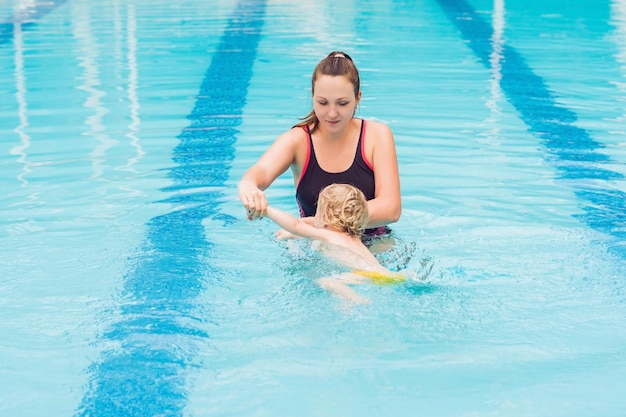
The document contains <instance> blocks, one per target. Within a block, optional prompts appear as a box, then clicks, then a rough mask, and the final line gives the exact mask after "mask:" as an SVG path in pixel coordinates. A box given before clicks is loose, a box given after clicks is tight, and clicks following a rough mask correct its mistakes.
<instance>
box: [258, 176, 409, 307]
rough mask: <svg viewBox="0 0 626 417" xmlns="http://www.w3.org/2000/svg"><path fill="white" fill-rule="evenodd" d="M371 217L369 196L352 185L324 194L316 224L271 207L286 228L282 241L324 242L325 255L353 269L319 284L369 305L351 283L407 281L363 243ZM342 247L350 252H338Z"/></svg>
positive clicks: (332, 187)
mask: <svg viewBox="0 0 626 417" xmlns="http://www.w3.org/2000/svg"><path fill="white" fill-rule="evenodd" d="M367 216H368V214H367V200H366V199H365V196H364V195H363V193H362V192H361V191H360V190H359V189H358V188H356V187H353V186H352V185H348V184H331V185H329V186H327V187H326V188H324V189H323V190H322V191H321V192H320V194H319V197H318V200H317V211H316V212H315V217H314V218H313V224H310V221H308V220H305V219H302V218H297V217H294V216H292V215H290V214H288V213H285V212H283V211H280V210H277V209H275V208H274V207H271V206H268V207H267V217H269V218H270V219H271V220H272V221H274V222H275V223H276V224H277V225H278V226H280V227H282V228H283V229H284V230H281V231H279V232H278V233H277V236H278V238H286V237H289V236H290V235H289V234H293V235H296V236H300V237H305V238H309V239H314V240H317V241H320V242H322V244H323V245H322V246H321V247H320V249H321V250H322V253H324V254H325V255H326V256H328V257H331V258H332V259H334V260H335V261H336V262H337V263H339V264H341V265H343V266H346V267H348V268H350V269H352V271H351V272H346V273H343V274H338V275H333V276H331V277H324V278H321V279H320V280H319V282H320V285H321V286H322V287H323V288H326V289H328V290H329V291H331V292H333V293H334V294H336V295H338V296H340V297H342V298H345V299H347V300H349V301H352V302H355V303H367V302H369V300H367V299H366V298H363V297H362V296H360V295H359V294H358V293H357V292H356V291H354V290H353V289H352V288H350V287H348V286H347V284H362V283H366V282H374V283H377V284H390V283H394V282H401V281H404V280H406V277H405V276H403V275H401V274H398V273H394V272H392V271H390V270H388V269H387V268H385V267H383V266H382V265H381V264H380V263H379V262H378V260H377V259H376V257H375V256H374V255H373V254H372V253H371V252H370V251H369V249H367V247H366V246H365V245H364V244H363V242H362V241H361V234H362V233H363V230H364V229H365V226H366V224H367ZM286 232H287V233H286ZM340 248H343V249H346V250H344V251H342V250H338V249H340Z"/></svg>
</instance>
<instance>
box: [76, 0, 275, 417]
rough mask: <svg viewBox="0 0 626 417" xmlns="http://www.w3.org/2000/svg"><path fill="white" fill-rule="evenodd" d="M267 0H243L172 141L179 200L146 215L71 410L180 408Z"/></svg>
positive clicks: (202, 321)
mask: <svg viewBox="0 0 626 417" xmlns="http://www.w3.org/2000/svg"><path fill="white" fill-rule="evenodd" d="M264 15H265V1H263V0H240V1H239V2H238V4H237V6H236V7H235V10H234V12H233V13H232V15H231V16H230V18H229V21H228V24H227V27H226V29H225V31H224V33H223V35H222V37H221V40H220V43H219V46H218V49H217V51H216V52H215V54H214V55H213V57H212V61H211V64H210V66H209V68H208V69H207V71H206V73H205V75H204V79H203V81H202V84H201V87H200V91H199V92H198V95H197V99H196V102H195V105H194V107H193V110H192V111H191V113H190V114H189V116H188V119H189V120H190V124H189V126H188V127H187V128H185V129H183V130H182V132H181V133H180V135H179V136H178V139H180V142H179V143H178V145H177V146H176V147H175V148H174V150H173V160H174V162H175V163H176V165H175V167H174V168H173V169H171V170H170V171H169V173H168V175H169V177H170V178H171V180H172V185H171V186H168V187H167V188H164V189H162V191H164V192H167V193H169V195H170V197H168V198H166V199H165V200H163V201H165V202H169V203H173V204H174V205H175V206H177V207H178V208H177V209H175V210H174V211H172V212H170V213H167V214H163V215H160V216H156V217H154V218H152V219H151V220H150V221H149V222H148V223H147V224H146V228H147V232H146V241H145V245H144V247H143V248H142V250H141V251H140V253H139V254H138V255H137V256H135V257H133V258H132V259H130V260H129V261H130V262H129V263H130V265H129V268H128V269H129V270H128V272H127V273H126V274H125V276H124V277H123V278H124V279H123V288H122V290H121V294H120V296H119V301H120V303H119V305H118V306H116V307H115V308H116V309H118V310H119V311H118V312H116V317H117V321H116V322H115V323H113V324H112V325H111V326H110V328H108V330H106V331H105V332H104V333H103V335H102V336H101V338H100V340H97V341H96V343H97V344H99V345H103V346H104V347H105V348H104V351H103V352H102V357H101V358H100V360H99V361H98V362H96V363H94V364H92V366H91V367H90V368H89V369H88V370H87V373H88V376H89V383H88V386H87V387H86V392H85V393H84V396H83V398H82V401H81V403H80V405H79V407H78V409H77V411H76V414H75V415H77V416H98V417H102V416H116V417H119V416H160V415H163V416H182V415H183V410H184V408H185V406H186V405H187V389H186V388H185V386H186V382H187V378H188V377H189V372H190V371H191V370H193V369H196V368H197V367H199V364H198V363H196V356H197V350H198V349H199V348H202V347H207V346H209V344H210V335H209V334H208V332H207V330H206V329H207V327H208V326H207V323H208V322H209V320H210V317H209V316H210V314H209V316H207V313H210V306H206V305H202V306H198V305H197V303H198V302H199V301H198V300H197V298H198V296H199V295H200V293H201V292H202V291H203V290H205V289H206V288H207V287H208V286H209V285H210V283H209V282H207V281H209V280H210V281H213V280H219V279H220V275H221V273H220V271H219V270H218V269H217V268H214V267H212V266H211V265H210V262H207V259H210V258H209V256H210V254H211V250H212V248H213V243H212V242H211V241H209V240H208V239H207V236H206V233H205V228H204V227H203V225H202V221H203V220H204V219H205V218H207V217H212V218H217V219H220V220H223V221H224V222H226V223H227V222H229V221H234V219H232V218H228V217H225V216H224V215H223V214H220V212H219V205H220V203H219V201H221V200H223V186H224V184H225V181H226V180H227V178H228V173H229V170H230V167H231V163H232V161H233V159H234V155H235V149H234V146H233V145H234V144H235V142H236V139H237V133H238V131H237V129H236V127H237V126H238V125H240V124H241V122H242V112H243V108H244V106H245V103H246V95H247V89H248V85H249V82H250V79H251V76H252V66H253V63H254V61H255V59H256V51H257V47H258V43H259V39H260V34H261V30H262V26H263V19H264Z"/></svg>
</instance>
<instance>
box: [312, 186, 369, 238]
mask: <svg viewBox="0 0 626 417" xmlns="http://www.w3.org/2000/svg"><path fill="white" fill-rule="evenodd" d="M317 213H318V214H319V216H320V219H321V220H322V222H323V223H324V225H326V226H331V227H333V228H335V229H337V230H339V231H341V232H343V233H347V234H348V235H350V236H361V235H362V234H363V230H364V229H365V226H366V225H367V221H368V212H367V200H366V199H365V195H363V193H362V192H361V190H359V189H358V188H356V187H354V186H352V185H350V184H331V185H329V186H327V187H325V188H324V189H323V190H322V191H320V194H319V197H318V198H317Z"/></svg>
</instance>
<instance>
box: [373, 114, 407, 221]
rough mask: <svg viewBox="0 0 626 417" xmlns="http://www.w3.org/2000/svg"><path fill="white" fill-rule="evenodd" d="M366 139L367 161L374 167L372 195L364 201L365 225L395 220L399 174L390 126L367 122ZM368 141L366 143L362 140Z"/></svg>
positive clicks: (399, 207)
mask: <svg viewBox="0 0 626 417" xmlns="http://www.w3.org/2000/svg"><path fill="white" fill-rule="evenodd" d="M367 136H368V138H367V139H366V141H370V140H371V144H372V150H371V154H370V155H371V159H370V162H371V164H372V166H373V167H374V177H375V187H376V195H375V197H374V199H372V200H369V201H368V211H369V222H368V225H367V227H370V228H371V227H378V226H384V225H387V224H389V223H394V222H397V221H398V220H399V219H400V214H401V213H402V201H401V198H400V173H399V171H398V158H397V155H396V145H395V141H394V139H393V133H392V132H391V129H389V127H387V126H386V125H385V124H383V123H379V122H368V135H367ZM366 143H368V142H366Z"/></svg>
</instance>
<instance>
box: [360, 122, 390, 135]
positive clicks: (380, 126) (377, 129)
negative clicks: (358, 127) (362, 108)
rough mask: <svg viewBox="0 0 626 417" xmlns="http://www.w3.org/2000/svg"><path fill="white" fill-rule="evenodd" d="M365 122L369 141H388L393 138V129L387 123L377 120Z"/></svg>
mask: <svg viewBox="0 0 626 417" xmlns="http://www.w3.org/2000/svg"><path fill="white" fill-rule="evenodd" d="M364 122H365V125H366V136H367V138H368V139H370V138H371V139H374V140H387V139H389V138H393V134H392V132H391V128H390V127H389V126H388V125H387V124H386V123H384V122H380V121H377V120H365V121H364Z"/></svg>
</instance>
